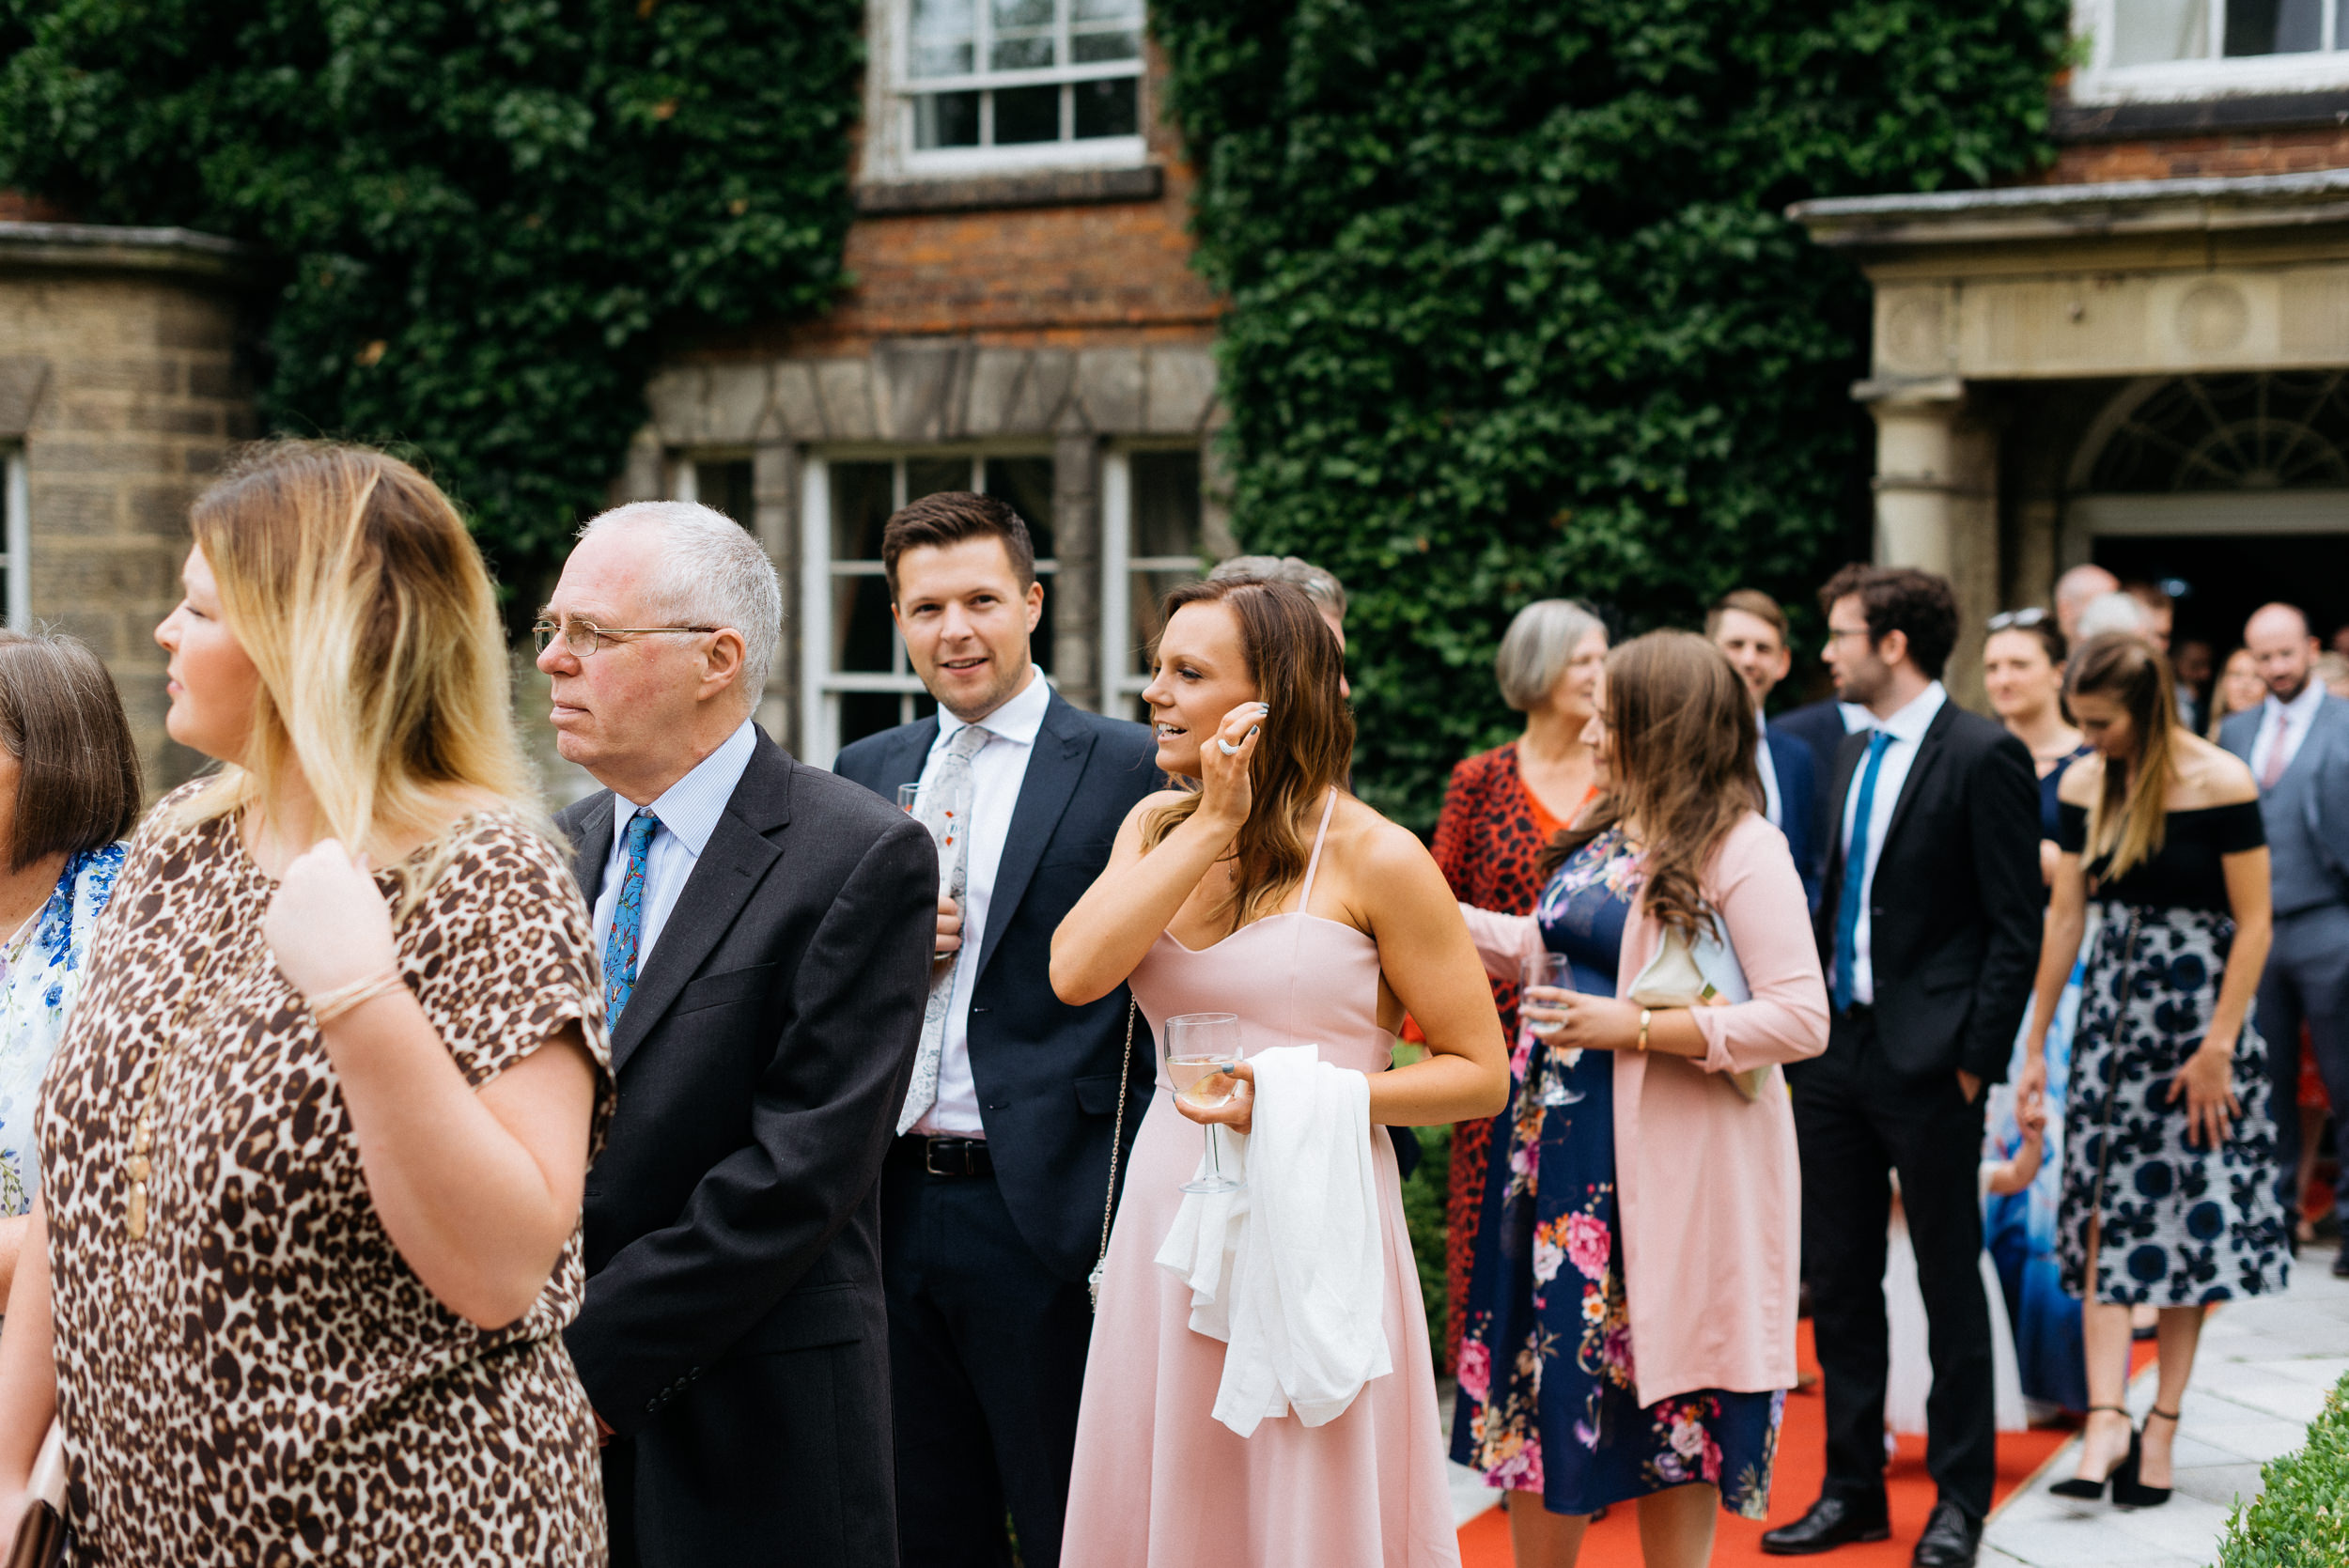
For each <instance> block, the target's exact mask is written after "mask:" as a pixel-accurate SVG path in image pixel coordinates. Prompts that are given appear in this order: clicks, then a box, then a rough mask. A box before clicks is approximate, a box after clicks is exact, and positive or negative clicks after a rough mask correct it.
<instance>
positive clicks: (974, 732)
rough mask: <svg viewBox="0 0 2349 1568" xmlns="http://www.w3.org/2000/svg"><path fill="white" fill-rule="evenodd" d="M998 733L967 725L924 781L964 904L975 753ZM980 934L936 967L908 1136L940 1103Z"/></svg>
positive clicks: (931, 825) (903, 1118)
mask: <svg viewBox="0 0 2349 1568" xmlns="http://www.w3.org/2000/svg"><path fill="white" fill-rule="evenodd" d="M994 738H995V737H994V736H992V735H991V734H989V733H988V731H986V730H983V729H981V728H979V726H978V725H976V724H967V725H965V726H964V727H963V728H962V729H961V730H960V731H959V732H957V734H956V736H955V737H954V738H953V739H952V740H949V741H948V742H946V753H945V754H944V755H943V756H941V757H940V758H939V759H938V771H937V772H936V773H934V774H933V775H931V777H930V779H929V780H928V782H927V783H926V784H924V785H923V786H922V805H921V817H922V826H924V827H925V828H927V829H928V830H929V831H930V837H932V838H933V839H935V840H937V841H938V871H939V885H940V886H941V888H942V889H943V890H944V891H945V892H947V893H951V894H953V895H954V900H955V902H956V903H957V905H959V904H960V903H962V901H963V900H962V894H963V889H964V888H965V887H966V886H967V885H968V884H969V877H970V869H971V823H970V811H971V800H972V795H973V794H974V793H975V791H974V790H973V788H972V780H971V758H972V755H973V754H974V753H976V752H977V751H978V750H979V748H980V747H982V746H984V745H986V744H987V743H988V741H990V740H992V739H994ZM977 936H978V933H977V932H975V931H972V929H970V927H969V926H968V925H966V926H965V927H964V928H963V933H962V945H961V946H960V947H958V948H957V949H956V950H955V955H954V956H953V957H952V958H951V959H948V960H946V961H944V962H941V963H939V964H935V965H933V966H932V968H933V970H935V972H934V973H932V975H931V976H930V1001H929V1006H928V1008H927V1009H926V1011H925V1012H924V1013H923V1015H922V1048H921V1049H920V1050H919V1051H918V1052H916V1053H915V1055H914V1058H913V1082H912V1083H911V1084H910V1086H909V1087H908V1088H907V1090H906V1107H905V1109H904V1110H901V1111H899V1112H898V1113H897V1132H898V1134H899V1135H900V1136H903V1135H904V1134H905V1133H906V1132H907V1131H908V1130H909V1129H910V1128H911V1127H912V1126H913V1124H914V1123H916V1122H918V1121H920V1120H921V1119H922V1118H923V1117H924V1116H926V1115H927V1114H928V1113H929V1109H930V1107H932V1106H934V1105H936V1104H937V1103H938V1063H939V1058H940V1057H941V1055H942V1054H943V1052H944V1049H945V1045H946V1014H947V1012H948V1010H949V1009H950V1008H952V1007H953V1005H954V1001H955V974H956V972H957V970H960V969H961V967H962V955H964V954H966V953H968V952H970V951H971V943H972V940H973V939H976V937H977Z"/></svg>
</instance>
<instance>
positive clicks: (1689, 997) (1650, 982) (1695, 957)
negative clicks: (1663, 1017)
mask: <svg viewBox="0 0 2349 1568" xmlns="http://www.w3.org/2000/svg"><path fill="white" fill-rule="evenodd" d="M1717 926H1718V923H1708V925H1707V929H1706V931H1705V934H1704V936H1703V939H1700V940H1699V941H1697V942H1695V943H1691V942H1690V941H1689V940H1688V938H1686V937H1684V936H1682V935H1681V934H1680V933H1679V932H1678V931H1675V930H1673V929H1672V927H1671V926H1666V927H1665V928H1664V941H1663V945H1662V946H1660V947H1658V948H1657V950H1656V956H1655V957H1653V958H1650V959H1649V960H1648V961H1647V967H1646V968H1645V969H1642V970H1641V971H1640V974H1639V978H1638V979H1636V980H1634V981H1632V983H1631V1000H1632V1001H1635V1002H1637V1003H1639V1004H1640V1005H1641V1007H1696V1006H1700V1005H1702V1004H1703V1003H1704V1002H1707V1001H1711V1000H1712V999H1713V998H1715V997H1717V996H1725V997H1727V998H1728V999H1729V1000H1730V1001H1750V1000H1751V997H1752V994H1753V993H1752V992H1751V991H1750V990H1749V989H1748V988H1747V986H1746V971H1745V970H1744V969H1743V968H1741V967H1740V966H1739V965H1738V962H1737V955H1736V954H1735V953H1734V952H1732V951H1731V950H1730V946H1729V943H1728V942H1726V941H1724V940H1723V939H1721V938H1720V936H1719V934H1718V930H1717ZM1776 1065H1777V1063H1763V1064H1762V1065H1761V1066H1759V1067H1747V1068H1745V1069H1743V1070H1741V1071H1732V1072H1726V1073H1722V1074H1721V1075H1720V1076H1721V1077H1722V1078H1725V1079H1729V1081H1730V1082H1731V1083H1733V1084H1735V1085H1736V1087H1737V1093H1739V1094H1743V1095H1744V1096H1745V1097H1746V1098H1747V1099H1749V1100H1758V1099H1760V1098H1761V1097H1762V1090H1763V1087H1764V1086H1765V1085H1766V1084H1767V1083H1768V1082H1769V1080H1770V1069H1771V1068H1772V1067H1774V1066H1776Z"/></svg>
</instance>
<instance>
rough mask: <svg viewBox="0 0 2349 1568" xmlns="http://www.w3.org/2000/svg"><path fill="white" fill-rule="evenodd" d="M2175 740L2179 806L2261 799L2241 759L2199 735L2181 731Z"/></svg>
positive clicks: (2200, 805)
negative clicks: (2177, 744) (2177, 743)
mask: <svg viewBox="0 0 2349 1568" xmlns="http://www.w3.org/2000/svg"><path fill="white" fill-rule="evenodd" d="M2178 740H2179V746H2178V762H2177V772H2178V793H2179V795H2180V796H2182V797H2183V799H2182V800H2179V801H2178V805H2179V807H2181V808H2183V809H2185V810H2188V811H2191V810H2195V809H2197V808H2203V807H2210V806H2233V805H2240V804H2242V803H2243V802H2245V801H2247V800H2258V799H2259V798H2260V786H2259V781H2258V780H2256V779H2254V778H2252V777H2251V769H2250V768H2249V766H2248V765H2247V764H2246V763H2245V762H2244V761H2243V759H2242V758H2241V757H2238V756H2236V755H2235V754H2234V753H2232V752H2230V751H2227V750H2226V749H2225V748H2223V747H2219V746H2214V745H2212V744H2211V743H2210V742H2209V741H2207V740H2205V739H2203V738H2202V737H2201V736H2199V735H2191V734H2187V733H2186V732H2184V731H2181V732H2179V736H2178Z"/></svg>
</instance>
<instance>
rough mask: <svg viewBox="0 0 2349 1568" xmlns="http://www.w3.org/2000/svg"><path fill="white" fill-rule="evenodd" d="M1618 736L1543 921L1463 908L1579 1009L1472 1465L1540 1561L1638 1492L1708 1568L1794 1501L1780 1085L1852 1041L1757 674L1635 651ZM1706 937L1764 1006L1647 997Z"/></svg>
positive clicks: (1492, 1230)
mask: <svg viewBox="0 0 2349 1568" xmlns="http://www.w3.org/2000/svg"><path fill="white" fill-rule="evenodd" d="M1593 728H1594V730H1595V732H1596V734H1595V744H1596V745H1597V747H1598V748H1599V755H1600V758H1601V762H1602V767H1603V768H1604V771H1605V773H1606V775H1607V783H1606V788H1607V793H1606V794H1605V795H1604V796H1603V797H1602V798H1601V799H1600V800H1598V801H1596V802H1595V803H1594V805H1593V806H1592V808H1591V810H1590V811H1589V813H1587V814H1586V815H1584V816H1583V817H1582V819H1581V820H1580V821H1579V823H1578V824H1577V825H1576V827H1575V828H1573V829H1572V830H1570V831H1567V832H1566V833H1563V834H1562V835H1561V836H1560V839H1559V842H1558V844H1557V845H1556V846H1553V847H1552V850H1551V852H1550V859H1551V862H1553V863H1552V866H1551V871H1552V875H1551V876H1550V877H1549V878H1548V884H1547V886H1546V887H1545V889H1544V891H1543V893H1542V896H1541V899H1540V901H1539V903H1538V904H1537V906H1536V907H1535V910H1534V913H1533V914H1532V915H1530V916H1527V915H1519V916H1510V915H1502V914H1498V913H1494V912H1492V911H1489V910H1479V909H1475V908H1468V907H1466V906H1464V907H1463V908H1464V909H1465V911H1466V913H1467V915H1468V918H1469V924H1470V930H1471V931H1472V932H1474V934H1475V936H1476V939H1477V945H1478V947H1479V949H1480V950H1481V951H1482V953H1483V955H1484V958H1485V964H1486V969H1487V970H1489V971H1490V972H1491V973H1492V974H1494V975H1495V976H1496V977H1504V978H1515V977H1517V974H1518V973H1519V967H1520V965H1521V964H1522V963H1523V962H1524V961H1525V960H1526V959H1528V958H1531V957H1537V956H1540V955H1544V954H1553V955H1563V956H1564V957H1565V958H1566V959H1567V961H1568V963H1569V965H1570V968H1571V972H1572V975H1573V977H1574V994H1572V995H1570V996H1569V995H1567V994H1565V993H1563V992H1551V993H1549V995H1550V998H1551V999H1552V1000H1553V1001H1555V1002H1556V1005H1554V1006H1551V1007H1541V1006H1537V1005H1534V1004H1533V1000H1532V998H1529V1001H1528V1005H1527V1007H1526V1026H1525V1027H1523V1028H1521V1029H1520V1032H1519V1034H1518V1037H1517V1042H1516V1051H1515V1054H1514V1057H1513V1059H1512V1062H1511V1069H1512V1073H1513V1076H1514V1078H1515V1080H1516V1081H1515V1087H1514V1090H1513V1093H1512V1097H1511V1102H1510V1105H1509V1108H1508V1109H1507V1110H1504V1111H1502V1112H1501V1117H1500V1118H1499V1120H1498V1121H1497V1122H1496V1123H1495V1124H1494V1128H1493V1145H1492V1146H1493V1152H1494V1158H1493V1159H1492V1161H1491V1163H1490V1168H1489V1176H1488V1184H1487V1188H1486V1196H1485V1203H1484V1210H1483V1215H1482V1219H1481V1223H1480V1226H1479V1230H1478V1234H1477V1238H1476V1249H1475V1263H1474V1268H1473V1277H1472V1280H1471V1282H1470V1289H1469V1309H1468V1326H1467V1332H1466V1334H1465V1336H1464V1338H1463V1340H1462V1343H1461V1352H1460V1359H1459V1379H1460V1395H1459V1400H1460V1403H1459V1408H1458V1412H1457V1415H1456V1417H1455V1421H1454V1422H1453V1457H1454V1458H1455V1459H1457V1460H1459V1461H1460V1462H1461V1463H1463V1464H1466V1465H1469V1466H1471V1467H1474V1468H1476V1469H1479V1470H1481V1471H1482V1472H1483V1473H1484V1474H1485V1476H1486V1479H1487V1480H1488V1481H1490V1482H1492V1483H1494V1484H1496V1485H1501V1486H1505V1487H1508V1488H1509V1489H1510V1490H1511V1492H1512V1496H1511V1498H1510V1503H1511V1507H1510V1510H1509V1526H1510V1534H1511V1536H1512V1538H1513V1543H1514V1545H1515V1548H1516V1556H1517V1562H1518V1564H1519V1565H1520V1568H1533V1565H1537V1564H1538V1565H1544V1568H1550V1565H1566V1564H1571V1563H1573V1562H1574V1560H1575V1558H1576V1556H1577V1554H1578V1553H1579V1551H1580V1548H1581V1543H1582V1531H1583V1529H1584V1527H1585V1525H1586V1524H1587V1523H1588V1521H1589V1517H1590V1515H1591V1514H1593V1513H1595V1512H1596V1511H1597V1510H1598V1509H1601V1508H1605V1507H1608V1506H1610V1505H1612V1504H1615V1503H1621V1502H1626V1501H1630V1500H1632V1499H1635V1498H1636V1499H1637V1500H1638V1506H1639V1510H1640V1538H1641V1547H1642V1550H1643V1553H1644V1555H1645V1558H1646V1560H1647V1563H1648V1568H1684V1565H1685V1568H1694V1565H1696V1564H1701V1563H1703V1562H1704V1561H1705V1560H1707V1559H1708V1558H1709V1557H1710V1556H1711V1553H1712V1545H1713V1529H1714V1520H1715V1517H1716V1508H1717V1507H1718V1508H1724V1509H1728V1510H1729V1511H1731V1512H1733V1513H1735V1514H1741V1515H1743V1516H1745V1517H1748V1518H1757V1519H1758V1518H1760V1517H1761V1516H1762V1515H1763V1514H1764V1513H1765V1512H1766V1509H1767V1508H1768V1506H1769V1486H1770V1470H1771V1466H1772V1463H1773V1461H1774V1460H1775V1458H1776V1455H1777V1449H1778V1427H1779V1418H1780V1415H1781V1411H1782V1408H1783V1405H1784V1399H1785V1390H1786V1389H1790V1388H1792V1387H1794V1385H1795V1296H1796V1269H1797V1261H1798V1252H1799V1242H1800V1218H1799V1217H1800V1213H1801V1203H1800V1189H1799V1178H1798V1176H1797V1166H1796V1158H1795V1124H1794V1117H1793V1114H1792V1112H1791V1111H1790V1110H1789V1108H1788V1104H1787V1098H1786V1091H1785V1085H1784V1081H1783V1079H1782V1077H1781V1073H1780V1072H1779V1071H1778V1068H1777V1064H1778V1063H1786V1062H1794V1061H1798V1060H1800V1059H1802V1058H1804V1057H1808V1056H1815V1055H1817V1054H1818V1053H1819V1052H1820V1051H1821V1050H1823V1049H1825V1048H1826V1046H1827V1018H1828V1014H1827V989H1826V986H1825V985H1824V983H1823V982H1822V981H1821V979H1820V974H1819V959H1818V953H1817V950H1816V948H1815V947H1814V946H1813V943H1812V935H1811V923H1810V918H1809V905H1808V903H1807V901H1806V900H1805V898H1804V895H1803V890H1802V880H1801V878H1800V877H1798V876H1797V874H1796V871H1795V863H1794V859H1793V857H1792V855H1790V854H1789V853H1788V851H1787V847H1786V841H1785V839H1784V838H1783V837H1782V836H1781V834H1780V833H1779V831H1778V830H1776V829H1775V828H1772V827H1771V826H1770V825H1769V823H1768V822H1767V821H1766V819H1765V818H1764V817H1763V816H1762V815H1761V805H1762V792H1761V785H1760V782H1759V779H1758V777H1757V775H1756V773H1755V771H1754V722H1753V709H1752V707H1751V706H1750V702H1749V700H1748V699H1747V697H1746V696H1745V694H1744V688H1743V686H1742V685H1741V684H1740V683H1739V681H1738V678H1737V675H1736V673H1735V671H1734V670H1732V669H1731V667H1730V665H1729V661H1728V660H1726V659H1725V658H1723V657H1722V656H1721V654H1720V652H1719V650H1718V649H1716V648H1715V647H1714V646H1713V645H1712V644H1710V643H1708V642H1706V641H1705V640H1704V639H1703V638H1701V637H1697V636H1693V635H1691V634H1689V633H1687V632H1677V631H1661V632H1651V633H1650V634H1648V635H1647V636H1645V637H1641V638H1638V639H1636V640H1635V641H1633V642H1630V643H1626V644H1624V645H1623V646H1622V647H1620V648H1617V649H1616V650H1615V651H1614V652H1613V653H1612V654H1611V655H1610V656H1609V658H1608V660H1607V679H1606V690H1605V697H1604V701H1603V704H1602V706H1601V709H1600V717H1599V718H1598V719H1596V720H1595V721H1594V722H1593ZM1707 929H1709V930H1711V931H1712V932H1713V933H1714V934H1715V935H1716V936H1717V937H1721V938H1725V939H1726V941H1727V945H1728V947H1729V949H1730V950H1731V952H1732V953H1734V955H1735V959H1736V962H1737V966H1738V968H1740V969H1741V970H1742V971H1743V974H1744V978H1745V982H1746V986H1747V988H1748V990H1749V991H1750V996H1751V1000H1750V1001H1740V1002H1735V1003H1730V1002H1727V1001H1725V1000H1716V1001H1714V1002H1713V1003H1712V1004H1711V1005H1707V1006H1701V1007H1694V1008H1688V1007H1674V1008H1657V1009H1652V1010H1651V1009H1643V1008H1641V1007H1640V1006H1638V1005H1636V1004H1634V1003H1632V1002H1631V1001H1627V1000H1624V999H1626V998H1627V997H1628V996H1629V994H1630V992H1631V990H1632V988H1633V985H1632V983H1633V981H1634V979H1635V978H1636V977H1637V976H1638V975H1639V974H1640V973H1641V970H1644V969H1645V968H1646V967H1647V965H1648V963H1649V961H1650V960H1651V959H1652V958H1654V957H1655V956H1656V955H1657V951H1658V949H1659V948H1660V947H1661V946H1662V945H1663V942H1664V939H1665V936H1666V933H1667V931H1668V930H1671V931H1677V932H1679V933H1680V934H1681V935H1682V936H1683V937H1684V938H1686V939H1691V940H1694V939H1697V938H1698V937H1699V936H1700V934H1701V933H1702V932H1703V931H1705V930H1707ZM1535 1025H1548V1026H1550V1027H1551V1029H1552V1032H1549V1033H1548V1034H1546V1035H1541V1036H1537V1035H1535V1034H1534V1033H1532V1032H1531V1031H1532V1026H1535ZM1733 1075H1748V1077H1747V1081H1748V1083H1749V1086H1750V1084H1751V1079H1752V1076H1756V1075H1758V1077H1759V1079H1760V1094H1759V1095H1758V1097H1755V1098H1749V1097H1748V1095H1747V1094H1746V1093H1744V1092H1743V1091H1741V1089H1740V1088H1739V1085H1738V1081H1737V1078H1736V1077H1735V1076H1733ZM1504 1151H1505V1156H1504Z"/></svg>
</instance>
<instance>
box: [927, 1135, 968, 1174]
mask: <svg viewBox="0 0 2349 1568" xmlns="http://www.w3.org/2000/svg"><path fill="white" fill-rule="evenodd" d="M955 1141H957V1140H954V1139H948V1138H926V1139H924V1140H923V1141H922V1169H923V1170H924V1171H925V1172H927V1173H928V1174H930V1175H933V1176H967V1175H969V1174H970V1173H971V1171H970V1165H971V1151H970V1150H969V1149H968V1148H967V1147H966V1148H965V1149H964V1150H963V1151H962V1164H963V1169H962V1170H959V1171H941V1170H940V1169H939V1168H938V1146H939V1145H940V1144H941V1143H950V1142H955Z"/></svg>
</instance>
